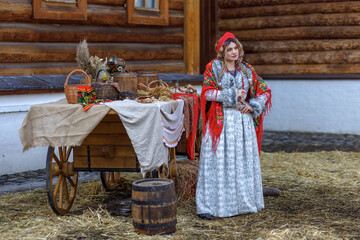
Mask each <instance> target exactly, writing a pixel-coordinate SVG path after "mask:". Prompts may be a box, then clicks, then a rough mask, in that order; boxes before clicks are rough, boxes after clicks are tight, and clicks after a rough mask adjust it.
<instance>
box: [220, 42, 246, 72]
mask: <svg viewBox="0 0 360 240" xmlns="http://www.w3.org/2000/svg"><path fill="white" fill-rule="evenodd" d="M219 40H220V39H218V40H217V41H216V43H215V50H216V48H217V45H218V42H219ZM232 42H233V43H235V44H236V46H237V47H238V49H239V58H238V59H237V60H236V61H235V64H236V65H237V66H239V68H240V69H241V71H242V72H243V73H244V74H245V75H246V76H247V77H248V78H249V76H248V73H247V71H246V70H245V68H244V67H243V66H242V64H241V61H242V58H243V56H244V50H243V46H242V45H241V43H240V42H239V40H237V39H236V38H229V39H227V40H226V41H225V42H224V43H223V45H222V46H221V47H220V50H219V52H218V53H217V56H216V58H217V59H219V60H220V62H221V71H220V74H219V79H221V77H222V75H223V74H224V72H225V71H226V65H225V51H226V49H227V47H228V46H229V45H230V43H232Z"/></svg>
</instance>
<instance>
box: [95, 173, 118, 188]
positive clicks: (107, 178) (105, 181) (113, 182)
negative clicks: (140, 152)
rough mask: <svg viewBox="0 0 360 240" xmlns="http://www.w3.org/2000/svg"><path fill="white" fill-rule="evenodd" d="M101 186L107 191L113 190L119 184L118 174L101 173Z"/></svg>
mask: <svg viewBox="0 0 360 240" xmlns="http://www.w3.org/2000/svg"><path fill="white" fill-rule="evenodd" d="M100 178H101V182H102V185H103V186H104V188H105V189H106V190H108V191H112V190H114V189H115V188H116V187H117V186H119V184H120V172H101V173H100Z"/></svg>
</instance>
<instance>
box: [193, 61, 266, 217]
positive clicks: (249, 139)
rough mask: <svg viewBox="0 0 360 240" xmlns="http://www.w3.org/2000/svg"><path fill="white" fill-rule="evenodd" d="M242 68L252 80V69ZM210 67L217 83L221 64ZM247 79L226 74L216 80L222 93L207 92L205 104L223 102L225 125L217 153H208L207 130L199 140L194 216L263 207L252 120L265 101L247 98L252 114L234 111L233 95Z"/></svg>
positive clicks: (209, 149) (222, 214) (248, 84)
mask: <svg viewBox="0 0 360 240" xmlns="http://www.w3.org/2000/svg"><path fill="white" fill-rule="evenodd" d="M243 66H244V68H245V69H246V70H247V72H248V76H249V79H252V73H251V70H250V69H248V68H247V67H246V66H245V65H243ZM212 68H213V70H214V74H215V78H216V80H217V81H218V79H219V78H218V74H219V73H220V70H221V63H220V61H218V60H215V61H214V62H213V66H212ZM233 74H235V76H234V75H233ZM241 78H243V81H242V79H241ZM249 79H248V77H247V76H246V75H245V74H244V73H242V72H239V71H235V73H230V72H225V73H224V74H223V76H222V77H221V81H218V84H219V85H221V86H222V90H212V91H211V90H210V91H207V92H206V100H207V101H214V100H215V99H216V101H218V102H222V104H223V109H224V125H223V130H222V132H221V135H220V141H219V145H218V147H217V150H216V154H215V153H214V151H213V150H211V147H212V141H211V138H210V137H209V130H208V129H207V130H206V135H205V136H204V138H203V141H202V145H201V153H200V163H199V172H198V181H197V189H196V212H197V214H203V213H210V214H211V215H213V216H216V217H230V216H235V215H239V214H245V213H255V212H257V211H260V210H261V209H263V208H264V199H263V191H262V182H261V170H260V159H259V153H258V146H257V140H256V133H255V127H254V122H253V117H257V116H259V115H260V114H261V113H262V112H263V111H264V109H265V102H266V100H267V99H266V96H264V95H261V96H259V97H258V98H252V99H250V102H249V104H250V105H251V106H252V107H253V108H254V113H252V114H251V115H250V114H244V113H241V112H240V111H238V110H236V109H234V108H233V107H236V106H239V103H238V102H237V99H236V92H237V90H238V89H242V87H243V82H244V89H245V91H246V92H248V89H249V86H250V83H249ZM215 91H217V94H216V92H215ZM216 95H217V96H216ZM245 98H246V96H244V99H245ZM206 127H207V126H206Z"/></svg>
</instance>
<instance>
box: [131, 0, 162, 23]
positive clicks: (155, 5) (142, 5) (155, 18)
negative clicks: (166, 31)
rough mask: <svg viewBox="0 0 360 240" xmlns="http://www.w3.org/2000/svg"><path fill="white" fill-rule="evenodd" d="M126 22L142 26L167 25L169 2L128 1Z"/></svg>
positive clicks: (155, 0)
mask: <svg viewBox="0 0 360 240" xmlns="http://www.w3.org/2000/svg"><path fill="white" fill-rule="evenodd" d="M127 12H128V22H129V23H134V24H143V25H162V26H165V25H168V24H169V0H128V1H127Z"/></svg>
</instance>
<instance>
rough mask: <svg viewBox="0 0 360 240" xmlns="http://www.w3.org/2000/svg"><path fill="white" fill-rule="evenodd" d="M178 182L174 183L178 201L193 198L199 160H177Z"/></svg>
mask: <svg viewBox="0 0 360 240" xmlns="http://www.w3.org/2000/svg"><path fill="white" fill-rule="evenodd" d="M177 165H178V169H179V177H178V179H177V180H178V184H177V185H176V194H177V196H178V199H179V201H188V200H193V199H194V198H195V194H196V183H197V176H198V169H199V161H198V160H192V161H179V162H177Z"/></svg>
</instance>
